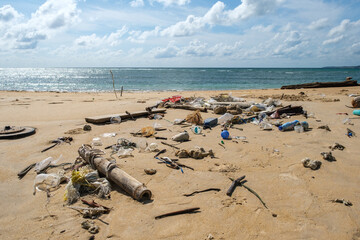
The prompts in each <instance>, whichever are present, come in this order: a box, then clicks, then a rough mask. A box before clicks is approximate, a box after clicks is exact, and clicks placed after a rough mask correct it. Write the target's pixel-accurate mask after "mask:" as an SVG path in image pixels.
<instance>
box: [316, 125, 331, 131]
mask: <svg viewBox="0 0 360 240" xmlns="http://www.w3.org/2000/svg"><path fill="white" fill-rule="evenodd" d="M318 129H325V130H326V131H329V132H331V129H330V128H329V126H328V125H322V126H320V127H318Z"/></svg>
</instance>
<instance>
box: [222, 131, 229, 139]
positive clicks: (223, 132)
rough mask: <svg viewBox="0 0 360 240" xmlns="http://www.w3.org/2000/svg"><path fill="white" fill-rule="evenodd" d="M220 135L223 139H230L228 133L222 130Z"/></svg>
mask: <svg viewBox="0 0 360 240" xmlns="http://www.w3.org/2000/svg"><path fill="white" fill-rule="evenodd" d="M220 135H221V137H222V138H223V139H230V133H229V131H228V130H222V131H221V134H220Z"/></svg>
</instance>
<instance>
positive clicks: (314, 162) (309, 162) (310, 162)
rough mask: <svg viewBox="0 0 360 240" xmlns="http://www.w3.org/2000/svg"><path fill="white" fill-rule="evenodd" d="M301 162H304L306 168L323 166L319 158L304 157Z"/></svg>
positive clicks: (314, 168)
mask: <svg viewBox="0 0 360 240" xmlns="http://www.w3.org/2000/svg"><path fill="white" fill-rule="evenodd" d="M301 163H302V164H303V166H304V167H306V168H311V169H312V170H317V169H319V168H320V166H321V162H320V161H318V160H311V159H309V158H304V159H303V160H301Z"/></svg>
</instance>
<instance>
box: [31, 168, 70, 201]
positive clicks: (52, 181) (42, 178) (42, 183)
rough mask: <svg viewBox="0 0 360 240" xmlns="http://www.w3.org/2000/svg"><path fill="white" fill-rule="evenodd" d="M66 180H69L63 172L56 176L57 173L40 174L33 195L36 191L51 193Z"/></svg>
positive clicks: (35, 182)
mask: <svg viewBox="0 0 360 240" xmlns="http://www.w3.org/2000/svg"><path fill="white" fill-rule="evenodd" d="M66 179H67V178H66V177H65V176H64V172H63V171H60V172H59V173H58V174H55V173H50V174H45V173H41V174H38V175H37V176H36V177H35V180H34V192H33V195H35V194H36V190H38V191H44V192H51V191H52V190H54V189H56V188H57V187H58V186H59V185H60V183H61V182H62V181H64V180H66Z"/></svg>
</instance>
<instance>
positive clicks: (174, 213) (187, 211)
mask: <svg viewBox="0 0 360 240" xmlns="http://www.w3.org/2000/svg"><path fill="white" fill-rule="evenodd" d="M199 209H200V208H199V207H195V208H188V209H184V210H180V211H175V212H170V213H165V214H162V215H159V216H156V217H155V219H160V218H164V217H170V216H175V215H180V214H186V213H196V212H198V210H199Z"/></svg>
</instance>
